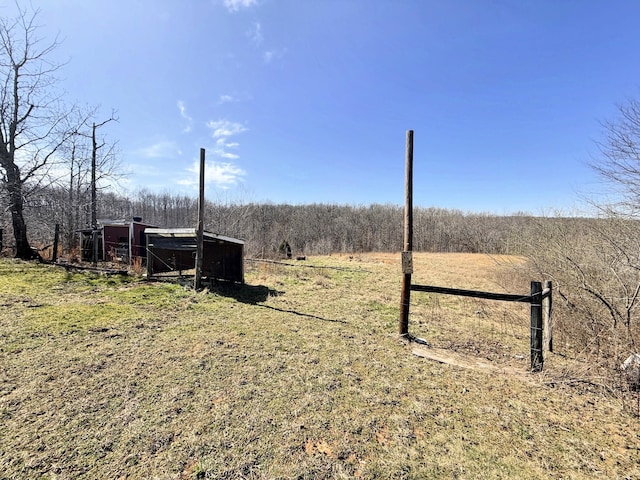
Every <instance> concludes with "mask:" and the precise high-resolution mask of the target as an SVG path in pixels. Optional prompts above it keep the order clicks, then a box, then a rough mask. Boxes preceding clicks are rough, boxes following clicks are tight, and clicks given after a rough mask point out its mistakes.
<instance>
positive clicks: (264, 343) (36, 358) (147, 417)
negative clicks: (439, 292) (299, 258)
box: [0, 254, 640, 479]
mask: <svg viewBox="0 0 640 480" xmlns="http://www.w3.org/2000/svg"><path fill="white" fill-rule="evenodd" d="M517 262H521V260H520V259H514V258H509V257H501V258H500V259H496V258H494V257H486V256H482V255H462V256H459V255H428V254H418V255H416V258H415V268H416V272H417V273H416V275H415V276H416V279H417V280H416V281H420V282H424V283H430V284H435V285H442V286H451V287H458V288H474V289H487V290H494V288H492V287H496V288H499V286H500V285H504V287H505V289H507V290H508V291H509V293H518V292H520V291H522V290H523V288H524V291H525V292H526V289H527V288H528V287H527V285H521V284H514V285H508V284H507V283H506V280H505V279H508V278H509V277H510V275H511V274H510V273H509V271H510V270H509V268H510V267H511V265H512V264H514V263H517ZM305 265H307V267H296V266H282V265H277V264H253V265H247V266H248V271H247V272H246V280H247V285H245V286H228V285H214V286H212V287H211V288H210V289H209V290H208V291H206V292H200V293H196V292H193V291H191V290H189V289H187V288H184V287H182V286H180V285H171V284H162V283H153V284H148V283H144V282H141V281H135V280H134V281H132V280H130V279H113V278H107V277H100V276H97V275H91V274H67V273H65V272H64V271H63V270H62V271H61V270H58V269H55V268H53V267H49V266H42V265H32V264H25V263H22V262H14V261H8V260H3V261H0V304H2V305H3V308H2V310H0V365H1V366H2V368H1V369H0V472H3V473H2V476H3V477H6V478H57V479H72V478H73V479H75V478H86V479H93V478H131V479H134V478H158V479H202V478H251V479H267V478H268V479H272V478H416V479H417V478H421V479H422V478H505V479H507V478H527V479H529V478H558V479H559V478H625V477H626V478H636V477H640V463H639V462H640V455H639V452H640V450H639V448H640V438H639V436H638V434H637V420H636V419H635V418H634V417H633V416H631V415H628V414H627V413H625V412H624V411H623V409H622V405H621V404H620V402H619V401H618V400H617V399H616V398H615V397H612V396H608V395H605V394H603V392H602V391H601V390H593V391H589V390H585V389H579V390H576V389H573V388H569V387H566V386H565V387H554V388H552V387H551V386H549V385H548V380H549V379H550V378H553V375H554V369H556V371H558V372H561V371H564V370H563V368H564V364H563V363H562V362H564V361H565V360H564V359H563V358H562V357H560V356H554V357H550V358H549V360H548V370H547V371H545V373H544V374H543V375H538V376H532V381H531V382H523V381H521V379H519V378H517V377H516V376H514V375H508V374H505V373H504V372H507V370H508V369H514V370H519V369H524V368H526V365H527V363H528V355H527V354H528V350H527V349H528V346H527V345H528V330H527V327H526V322H527V315H528V313H527V310H526V308H524V309H522V308H520V309H519V306H512V305H498V304H491V303H490V302H486V303H485V302H478V301H470V300H468V299H456V298H453V297H448V298H444V297H437V296H435V295H431V294H424V295H413V296H412V306H411V308H412V313H411V319H410V329H411V330H412V332H413V333H414V334H416V335H417V336H420V337H424V338H425V339H427V341H429V343H430V344H432V345H433V346H434V347H436V348H440V349H442V350H444V351H448V352H451V353H450V355H452V356H453V355H455V354H459V355H461V354H464V355H466V356H471V357H472V358H476V359H477V360H476V362H477V363H482V364H488V365H494V366H495V368H493V367H492V368H488V369H470V368H455V367H452V366H450V365H446V364H443V363H439V362H432V361H426V360H425V359H423V358H418V357H416V356H415V355H413V354H412V353H411V348H410V347H409V346H407V345H406V344H404V343H403V342H401V341H400V340H399V339H398V338H397V334H396V332H397V320H398V303H399V298H400V282H401V274H400V256H399V255H396V254H393V255H392V254H388V255H387V254H375V255H332V256H326V257H318V258H310V259H308V260H307V261H306V262H305ZM309 265H316V266H319V267H327V266H331V267H339V268H338V269H336V268H309ZM518 281H519V280H518ZM496 291H500V290H496ZM478 312H481V313H478ZM456 352H457V353H456ZM521 355H524V358H521ZM496 368H497V369H498V370H500V369H501V370H500V371H496V370H495V369H496Z"/></svg>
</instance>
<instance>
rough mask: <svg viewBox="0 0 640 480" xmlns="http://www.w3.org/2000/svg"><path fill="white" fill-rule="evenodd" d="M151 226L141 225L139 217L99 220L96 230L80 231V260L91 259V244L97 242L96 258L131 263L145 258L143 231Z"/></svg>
mask: <svg viewBox="0 0 640 480" xmlns="http://www.w3.org/2000/svg"><path fill="white" fill-rule="evenodd" d="M150 226H151V225H149V224H146V223H142V219H141V218H140V217H134V218H133V220H131V221H126V220H101V221H100V222H99V225H98V228H97V229H96V230H95V231H94V230H92V229H86V230H81V231H80V232H79V233H80V239H81V245H82V260H84V261H91V260H92V258H93V242H94V239H96V240H97V242H98V258H97V259H96V260H107V261H108V260H111V261H120V262H127V263H131V262H133V260H134V259H136V258H140V259H142V260H143V261H144V259H145V258H146V256H147V255H146V254H147V252H146V244H145V236H144V230H145V228H147V227H150Z"/></svg>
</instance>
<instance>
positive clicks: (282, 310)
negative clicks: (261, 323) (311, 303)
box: [257, 305, 347, 323]
mask: <svg viewBox="0 0 640 480" xmlns="http://www.w3.org/2000/svg"><path fill="white" fill-rule="evenodd" d="M257 306H258V307H261V308H268V309H269V310H275V311H277V312H282V313H292V314H293V315H298V316H300V317H307V318H312V319H314V320H322V321H323V322H333V323H347V322H345V321H344V320H334V319H332V318H323V317H319V316H317V315H311V314H310V313H302V312H296V311H295V310H287V309H284V308H278V307H272V306H271V305H257Z"/></svg>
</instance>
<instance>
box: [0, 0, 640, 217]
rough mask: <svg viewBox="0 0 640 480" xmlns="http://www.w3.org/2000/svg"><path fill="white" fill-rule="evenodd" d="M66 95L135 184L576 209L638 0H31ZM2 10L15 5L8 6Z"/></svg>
mask: <svg viewBox="0 0 640 480" xmlns="http://www.w3.org/2000/svg"><path fill="white" fill-rule="evenodd" d="M31 4H32V5H33V6H34V7H36V8H39V9H40V16H39V23H40V24H42V25H43V29H42V30H41V34H42V35H43V36H44V37H46V38H50V39H51V38H53V36H54V35H55V33H56V32H59V33H60V38H61V39H62V44H61V45H60V47H59V48H58V49H57V51H56V56H57V58H58V59H62V60H68V64H67V65H66V66H65V67H64V68H63V70H62V71H61V74H60V77H61V87H62V88H64V90H65V91H66V98H67V100H68V101H69V102H77V103H80V104H90V105H100V107H101V111H102V113H103V115H106V116H108V114H109V113H110V112H111V110H112V109H113V110H116V111H117V116H118V117H119V122H118V123H117V124H114V123H110V124H108V126H106V127H104V129H103V133H105V134H106V135H107V136H108V137H109V139H111V140H117V141H118V144H119V150H120V159H121V161H122V162H123V164H124V165H126V167H127V168H128V169H129V170H130V172H131V173H130V175H129V177H128V179H127V180H126V182H125V183H124V184H123V187H124V188H126V189H128V190H129V191H131V192H135V191H136V190H137V189H140V188H147V189H149V190H152V191H158V192H160V191H169V192H174V193H178V192H180V193H182V192H187V193H189V194H193V195H194V196H195V195H196V194H197V188H196V185H195V182H196V181H197V168H196V166H197V161H198V157H199V149H200V148H201V147H203V148H205V149H206V151H207V169H206V171H207V179H208V184H207V196H208V197H209V198H211V199H215V198H216V197H217V198H225V199H232V200H245V201H272V202H275V203H281V202H286V203H293V204H301V203H313V202H317V203H340V204H369V203H392V204H402V203H403V201H404V191H403V189H404V152H405V134H406V131H407V130H408V129H413V130H414V131H415V166H414V175H415V177H414V182H415V183H414V194H415V200H414V203H415V204H416V205H421V206H438V207H443V208H457V209H462V210H465V211H488V212H493V213H498V214H502V213H511V212H516V211H529V212H532V213H542V212H549V211H551V210H552V209H555V208H560V209H564V210H570V209H572V208H573V207H574V206H575V205H576V204H577V203H578V201H579V196H580V195H582V194H585V193H589V192H591V191H593V190H594V189H597V188H598V184H597V179H596V178H595V176H594V174H593V173H592V172H591V170H590V169H589V167H588V166H587V163H588V161H589V160H590V159H591V158H592V157H593V156H594V155H597V148H596V146H595V144H594V141H595V140H598V139H599V138H601V132H602V128H601V126H600V122H601V121H603V120H608V119H612V118H614V116H615V111H616V104H617V103H620V102H624V100H625V99H626V98H629V97H635V96H638V94H639V93H640V92H639V89H638V86H639V81H640V59H639V58H638V52H639V51H640V35H639V34H638V33H637V32H638V30H637V20H638V18H640V2H637V1H631V0H629V1H624V0H619V1H616V2H604V1H595V0H451V1H444V0H441V1H429V0H422V1H420V0H415V1H413V0H412V1H410V0H181V1H178V0H136V1H131V0H109V1H94V0H32V2H31ZM5 5H6V6H5V7H3V13H4V14H11V13H12V12H13V10H15V6H11V4H6V3H5Z"/></svg>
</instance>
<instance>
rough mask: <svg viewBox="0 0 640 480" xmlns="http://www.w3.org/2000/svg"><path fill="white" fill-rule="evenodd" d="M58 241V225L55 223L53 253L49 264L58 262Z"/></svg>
mask: <svg viewBox="0 0 640 480" xmlns="http://www.w3.org/2000/svg"><path fill="white" fill-rule="evenodd" d="M59 241H60V224H59V223H56V230H55V233H54V235H53V253H52V254H51V262H52V263H56V262H57V261H58V242H59Z"/></svg>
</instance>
